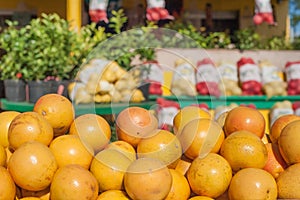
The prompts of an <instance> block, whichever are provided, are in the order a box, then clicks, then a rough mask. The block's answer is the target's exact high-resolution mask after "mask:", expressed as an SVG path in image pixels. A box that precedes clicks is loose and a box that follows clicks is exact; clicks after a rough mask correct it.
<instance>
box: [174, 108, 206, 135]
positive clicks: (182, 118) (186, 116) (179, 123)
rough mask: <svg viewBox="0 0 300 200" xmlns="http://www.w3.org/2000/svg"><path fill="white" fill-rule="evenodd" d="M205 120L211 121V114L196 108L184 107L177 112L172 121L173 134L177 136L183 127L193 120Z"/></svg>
mask: <svg viewBox="0 0 300 200" xmlns="http://www.w3.org/2000/svg"><path fill="white" fill-rule="evenodd" d="M197 118H205V119H211V118H212V116H211V114H210V113H209V112H208V111H206V110H204V109H202V108H200V107H197V106H186V107H184V108H182V109H180V110H179V111H178V113H177V114H176V115H175V117H174V119H173V130H174V133H175V134H176V135H177V136H179V135H180V132H181V130H182V129H183V127H184V126H185V125H186V124H187V123H188V122H190V121H192V120H193V119H197Z"/></svg>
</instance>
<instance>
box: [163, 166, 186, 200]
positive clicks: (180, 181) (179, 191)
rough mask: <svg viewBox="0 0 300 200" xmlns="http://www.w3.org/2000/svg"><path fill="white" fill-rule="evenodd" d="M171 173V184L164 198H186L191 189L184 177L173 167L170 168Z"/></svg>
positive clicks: (170, 199)
mask: <svg viewBox="0 0 300 200" xmlns="http://www.w3.org/2000/svg"><path fill="white" fill-rule="evenodd" d="M170 172H171V175H172V186H171V189H170V192H169V194H168V195H167V197H166V198H165V200H182V199H188V198H189V196H190V194H191V191H190V185H189V183H188V181H187V179H186V177H185V176H184V175H183V174H181V173H180V172H179V171H177V170H175V169H170Z"/></svg>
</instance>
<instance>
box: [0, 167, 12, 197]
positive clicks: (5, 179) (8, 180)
mask: <svg viewBox="0 0 300 200" xmlns="http://www.w3.org/2000/svg"><path fill="white" fill-rule="evenodd" d="M15 196H16V185H15V183H14V180H13V179H12V177H11V175H10V173H9V172H8V171H7V169H6V168H4V167H2V166H0V199H3V200H4V199H5V200H14V199H15Z"/></svg>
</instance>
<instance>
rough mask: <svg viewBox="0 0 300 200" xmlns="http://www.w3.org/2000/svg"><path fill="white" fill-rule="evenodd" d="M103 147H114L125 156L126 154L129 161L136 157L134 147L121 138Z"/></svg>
mask: <svg viewBox="0 0 300 200" xmlns="http://www.w3.org/2000/svg"><path fill="white" fill-rule="evenodd" d="M105 149H115V150H118V151H120V152H121V153H123V154H124V155H125V156H127V157H128V158H129V159H130V160H131V161H134V160H135V159H136V151H135V149H134V147H133V146H132V145H131V144H129V143H128V142H125V141H123V140H116V141H113V142H111V143H109V144H108V145H106V147H105Z"/></svg>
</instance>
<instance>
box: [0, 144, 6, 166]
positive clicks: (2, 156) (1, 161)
mask: <svg viewBox="0 0 300 200" xmlns="http://www.w3.org/2000/svg"><path fill="white" fill-rule="evenodd" d="M6 161H7V153H6V150H5V148H4V147H3V146H1V145H0V166H3V167H6Z"/></svg>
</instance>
